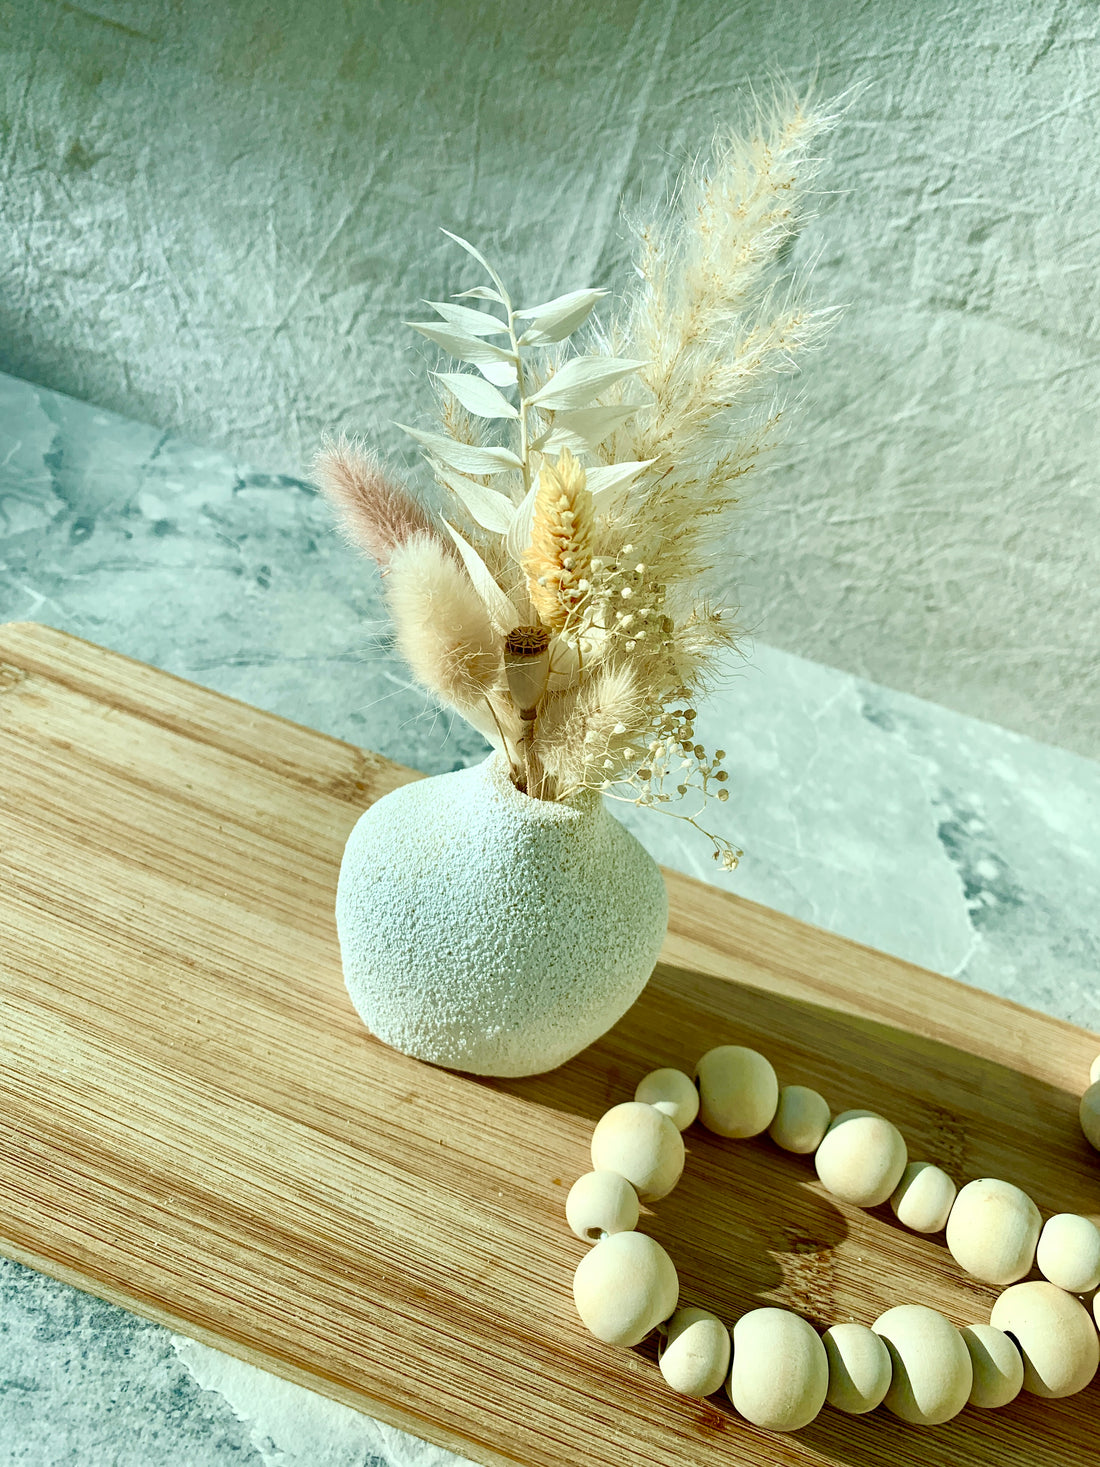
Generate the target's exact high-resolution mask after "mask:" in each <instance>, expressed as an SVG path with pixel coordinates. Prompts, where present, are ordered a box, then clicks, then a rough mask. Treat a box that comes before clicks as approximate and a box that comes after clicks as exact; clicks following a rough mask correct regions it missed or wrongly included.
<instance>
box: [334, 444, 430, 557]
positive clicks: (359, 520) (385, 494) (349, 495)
mask: <svg viewBox="0 0 1100 1467" xmlns="http://www.w3.org/2000/svg"><path fill="white" fill-rule="evenodd" d="M313 478H314V480H315V481H316V483H317V487H318V488H319V489H320V490H321V493H322V494H323V495H324V496H325V498H326V499H327V500H328V502H329V504H331V505H332V507H333V509H334V510H335V511H336V514H337V516H338V518H339V521H340V528H341V530H342V531H343V533H344V537H345V539H346V540H347V541H348V542H349V543H350V544H351V545H354V546H355V547H357V548H358V549H359V550H365V551H366V552H367V554H368V555H370V556H372V557H373V559H375V560H376V561H377V562H378V564H379V565H380V566H381V567H382V569H383V570H385V569H386V567H387V566H388V564H389V561H390V557H391V556H392V554H393V551H394V549H395V548H396V547H397V546H398V545H403V544H404V543H405V542H406V541H407V540H409V539H411V538H412V536H413V535H430V536H432V537H433V538H434V539H437V540H439V543H440V545H442V544H443V542H442V540H441V539H440V538H439V536H437V534H436V531H435V529H434V528H433V526H432V522H431V521H430V520H429V519H428V516H427V515H426V514H425V513H424V511H423V510H422V509H421V508H420V506H419V504H417V503H416V501H415V500H414V499H410V498H409V496H408V495H407V494H406V493H405V491H404V490H403V489H401V488H399V487H398V486H397V485H396V484H394V483H392V482H391V480H390V479H388V478H387V477H386V474H385V472H384V470H383V469H382V467H381V465H380V464H379V462H378V460H377V458H376V457H375V456H374V455H373V454H371V453H366V452H364V451H363V449H362V448H361V447H360V446H359V444H358V443H356V442H354V441H353V440H349V439H348V438H347V437H345V436H344V435H343V434H341V435H340V437H339V439H337V441H336V442H335V443H330V444H326V445H325V447H324V448H322V449H321V451H320V452H319V453H318V454H317V457H316V458H315V459H314V461H313Z"/></svg>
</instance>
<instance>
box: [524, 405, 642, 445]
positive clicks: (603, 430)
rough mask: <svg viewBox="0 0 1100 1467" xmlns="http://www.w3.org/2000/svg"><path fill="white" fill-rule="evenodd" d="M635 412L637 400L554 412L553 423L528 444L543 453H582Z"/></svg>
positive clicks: (599, 442)
mask: <svg viewBox="0 0 1100 1467" xmlns="http://www.w3.org/2000/svg"><path fill="white" fill-rule="evenodd" d="M637 411H638V404H637V403H620V404H618V405H617V406H615V407H590V408H575V409H574V410H573V411H572V412H569V413H555V414H554V421H553V424H552V425H551V426H550V427H549V428H548V429H547V430H546V432H545V433H543V434H541V435H540V436H539V437H538V438H536V439H535V442H534V444H533V445H532V447H534V448H541V449H542V450H543V451H544V452H547V453H555V452H558V451H559V450H560V449H563V448H568V449H571V450H572V451H573V452H574V453H584V452H585V451H586V450H589V449H593V448H596V447H597V446H598V445H599V444H601V443H602V442H603V441H604V439H605V438H606V437H607V435H608V434H609V433H612V432H614V430H615V429H616V428H621V427H622V425H623V424H624V423H625V422H626V420H627V418H631V417H633V416H634V414H635V413H636V412H637Z"/></svg>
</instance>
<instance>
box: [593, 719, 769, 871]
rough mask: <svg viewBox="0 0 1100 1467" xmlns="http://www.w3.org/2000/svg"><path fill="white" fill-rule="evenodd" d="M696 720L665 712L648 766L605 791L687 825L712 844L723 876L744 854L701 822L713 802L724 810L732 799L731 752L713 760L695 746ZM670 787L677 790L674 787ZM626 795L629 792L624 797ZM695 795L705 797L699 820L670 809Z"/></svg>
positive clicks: (654, 729)
mask: <svg viewBox="0 0 1100 1467" xmlns="http://www.w3.org/2000/svg"><path fill="white" fill-rule="evenodd" d="M695 717H696V712H695V709H694V708H675V709H664V710H662V713H661V715H660V716H659V717H658V718H657V719H656V720H655V721H654V725H653V727H652V729H651V730H650V732H652V733H654V734H656V735H657V737H656V738H653V739H651V740H650V741H649V745H648V748H647V750H646V757H645V759H644V761H643V762H642V764H641V765H640V766H639V767H638V768H637V769H634V770H630V771H627V772H624V773H623V774H621V775H619V776H618V777H617V778H614V779H610V780H608V782H607V783H606V784H605V785H604V786H602V788H603V792H604V794H606V795H608V796H609V797H610V798H611V799H615V800H620V801H622V802H623V803H625V804H631V805H638V806H644V807H646V808H649V809H657V810H660V811H661V812H662V813H663V814H665V815H671V816H672V817H673V818H674V819H676V820H683V821H685V822H686V823H687V824H688V825H690V826H692V827H693V828H694V829H695V830H698V831H699V833H700V834H701V835H705V836H706V838H707V839H708V840H709V841H710V843H711V845H712V846H713V848H714V850H713V856H714V859H715V861H717V862H718V863H719V864H720V865H721V867H722V869H723V871H732V870H733V869H734V868H735V867H736V866H737V863H738V861H739V860H740V858H741V856H742V855H743V854H744V852H743V851H741V850H740V849H739V848H738V847H737V846H735V845H733V843H732V842H731V841H729V840H727V839H726V837H725V836H722V835H716V834H715V833H714V832H713V831H711V830H708V829H707V828H706V827H705V826H703V825H701V824H700V822H699V816H700V815H701V814H702V813H703V810H704V809H705V807H706V803H707V800H708V799H710V798H712V797H713V798H715V799H717V800H718V802H719V803H720V804H723V805H724V804H725V803H726V802H727V801H728V799H729V790H728V789H727V787H726V786H727V781H728V779H729V773H728V771H727V770H726V769H725V768H724V767H723V763H722V761H723V760H724V759H725V757H726V751H725V750H724V749H716V750H715V751H714V753H713V754H712V755H709V756H708V754H707V751H706V749H705V748H704V746H703V745H702V744H698V743H696V742H695ZM670 784H671V785H672V786H673V789H672V790H670V789H669V788H668V785H670ZM620 790H623V791H626V793H620ZM692 790H695V791H697V792H698V794H699V795H700V796H701V800H700V803H699V808H698V809H697V810H696V811H695V813H694V814H693V815H685V814H684V813H683V812H682V811H677V810H669V809H667V808H666V807H667V806H668V805H669V804H670V803H671V802H672V801H673V800H674V799H676V800H682V799H684V798H685V797H686V796H687V795H688V794H689V793H690V792H691V791H692Z"/></svg>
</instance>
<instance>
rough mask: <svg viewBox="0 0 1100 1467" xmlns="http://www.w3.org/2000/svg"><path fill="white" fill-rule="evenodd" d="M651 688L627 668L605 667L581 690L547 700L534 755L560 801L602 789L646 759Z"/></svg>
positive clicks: (620, 666) (538, 730)
mask: <svg viewBox="0 0 1100 1467" xmlns="http://www.w3.org/2000/svg"><path fill="white" fill-rule="evenodd" d="M647 702H648V700H647V695H646V689H645V687H644V686H643V685H642V684H641V683H640V681H639V678H638V674H637V672H636V671H635V669H634V668H633V667H632V666H631V665H630V664H629V663H627V662H619V663H611V662H608V663H604V664H603V665H602V666H601V667H599V668H597V669H596V670H595V671H593V672H592V673H590V674H589V676H588V677H587V678H585V679H584V681H583V682H582V683H581V684H580V686H579V687H578V688H575V689H571V690H569V691H567V692H565V693H562V694H559V695H558V696H557V697H556V698H553V699H548V700H547V707H546V708H545V709H544V710H543V713H542V716H541V717H540V719H539V723H538V727H537V730H536V736H535V741H534V752H535V754H536V756H537V757H538V759H539V761H540V763H541V764H542V766H543V768H544V769H545V770H546V772H547V773H548V774H550V775H552V776H553V778H554V779H555V780H556V781H557V784H558V789H559V796H558V797H559V799H560V798H563V797H564V796H565V795H566V794H568V793H571V792H573V791H575V790H578V789H582V788H585V787H587V786H598V785H601V784H604V783H605V782H607V780H608V779H609V777H613V775H614V774H616V773H619V772H621V770H622V768H623V766H624V764H629V762H630V761H631V759H636V758H637V757H640V755H641V752H642V749H643V748H644V745H642V746H641V748H636V747H635V746H636V745H637V744H638V743H639V741H640V740H642V739H643V738H644V736H645V732H646V728H647V726H648V724H649V722H650V713H649V711H648V708H647Z"/></svg>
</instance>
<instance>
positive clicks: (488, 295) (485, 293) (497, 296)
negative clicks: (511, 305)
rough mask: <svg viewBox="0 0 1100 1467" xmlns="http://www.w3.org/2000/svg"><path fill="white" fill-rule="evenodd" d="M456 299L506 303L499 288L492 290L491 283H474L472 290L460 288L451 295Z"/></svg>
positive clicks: (499, 304) (498, 303)
mask: <svg viewBox="0 0 1100 1467" xmlns="http://www.w3.org/2000/svg"><path fill="white" fill-rule="evenodd" d="M452 299H453V300H456V301H464V300H474V301H496V303H497V305H498V306H503V305H507V301H505V299H504V297H503V296H502V295H501V293H500V291H499V290H494V289H493V287H492V286H491V285H475V286H474V288H473V290H460V291H458V292H456V294H455V295H454V296H453V297H452Z"/></svg>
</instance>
